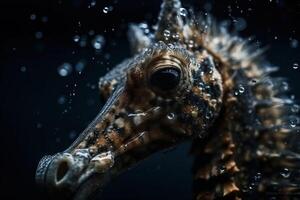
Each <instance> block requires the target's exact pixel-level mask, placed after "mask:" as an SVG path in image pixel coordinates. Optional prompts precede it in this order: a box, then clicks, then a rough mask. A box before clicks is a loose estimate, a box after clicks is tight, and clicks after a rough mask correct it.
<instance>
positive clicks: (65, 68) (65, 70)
mask: <svg viewBox="0 0 300 200" xmlns="http://www.w3.org/2000/svg"><path fill="white" fill-rule="evenodd" d="M72 70H73V68H72V65H71V64H70V63H63V64H62V65H60V66H59V67H58V68H57V72H58V74H59V75H60V76H68V75H70V74H71V72H72Z"/></svg>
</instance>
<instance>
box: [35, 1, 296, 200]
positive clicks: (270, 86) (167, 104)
mask: <svg viewBox="0 0 300 200" xmlns="http://www.w3.org/2000/svg"><path fill="white" fill-rule="evenodd" d="M180 8H181V3H180V2H179V1H178V0H165V1H164V2H163V4H162V7H161V12H160V16H159V21H158V24H157V26H156V28H155V30H154V31H153V32H149V31H147V33H145V31H144V30H143V28H144V27H145V24H143V25H134V24H132V25H131V27H130V31H129V39H130V42H131V47H132V51H133V53H134V56H133V57H132V58H128V59H126V60H125V61H123V62H122V63H120V64H119V65H117V66H116V67H115V68H114V69H113V70H112V71H110V72H109V73H108V74H107V75H105V76H104V77H102V78H100V81H99V89H100V93H101V95H102V97H103V98H104V99H106V100H107V103H106V105H105V106H104V108H103V109H102V110H101V112H100V113H99V115H98V116H97V117H96V119H95V120H94V121H93V122H92V123H91V124H90V125H89V126H88V128H87V129H86V130H85V131H84V132H83V133H82V134H81V136H80V137H79V138H78V139H77V140H76V141H75V142H74V143H73V144H72V145H71V147H69V148H68V149H67V150H66V151H65V152H63V153H59V154H57V155H55V156H53V157H51V158H52V161H51V159H50V157H47V159H44V160H42V161H41V163H40V165H39V166H40V167H39V168H38V170H37V175H36V177H37V180H38V183H39V184H41V185H44V186H46V188H48V189H49V190H52V191H55V192H56V194H57V195H58V196H60V195H62V194H64V195H65V194H67V195H66V196H67V197H72V198H74V199H87V198H88V197H90V195H91V193H93V192H94V191H95V190H97V188H99V187H101V186H102V185H103V184H104V182H105V181H104V180H106V179H107V176H109V177H111V176H116V175H117V174H119V173H121V172H122V171H124V170H126V169H127V168H128V167H131V166H132V165H134V164H136V163H137V162H139V161H141V160H142V159H145V158H146V157H147V156H149V155H151V154H152V153H154V152H157V151H160V150H162V149H165V148H169V147H171V146H174V145H177V144H179V143H181V142H183V141H186V140H193V148H192V150H191V153H192V154H193V155H195V164H194V167H193V171H194V198H195V199H249V198H253V197H254V198H255V197H256V198H259V199H270V198H275V199H298V198H299V196H300V190H299V187H300V186H299V182H300V176H299V166H300V165H299V164H300V155H299V154H298V153H299V140H298V139H299V136H297V135H299V133H298V130H299V128H298V126H297V123H298V122H299V119H298V118H297V116H296V115H297V114H298V113H297V112H298V110H299V107H298V106H296V105H294V103H293V100H291V99H289V98H288V96H287V95H286V92H287V89H288V88H287V87H288V86H287V84H286V82H285V81H284V80H283V79H281V78H271V77H270V76H269V74H270V73H271V72H272V71H274V70H276V68H272V67H270V65H269V64H268V62H266V61H265V59H264V58H263V56H262V55H261V54H262V51H261V50H260V49H256V48H255V46H252V45H251V44H248V43H247V42H246V41H245V40H243V39H241V38H239V37H237V36H234V35H232V34H230V33H228V31H227V30H226V29H225V28H224V27H221V26H218V24H217V23H215V22H214V21H213V20H212V19H211V18H210V17H201V16H195V15H193V14H192V12H190V13H189V16H183V15H180V14H179V10H180ZM166 66H172V67H175V68H177V69H179V70H180V72H181V80H180V83H179V85H178V86H177V87H176V88H175V89H174V90H171V91H167V92H166V91H161V90H159V89H158V88H153V87H152V86H151V85H150V84H149V81H148V80H149V77H150V76H151V74H153V72H155V71H156V70H157V69H160V68H164V67H166ZM44 162H45V163H44ZM62 163H64V164H65V165H67V167H64V168H65V169H62V168H63V167H61V166H62ZM61 174H62V175H61Z"/></svg>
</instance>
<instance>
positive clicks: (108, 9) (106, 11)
mask: <svg viewBox="0 0 300 200" xmlns="http://www.w3.org/2000/svg"><path fill="white" fill-rule="evenodd" d="M112 10H113V7H112V6H105V7H104V8H103V10H102V11H103V13H105V14H107V13H108V12H111V11H112Z"/></svg>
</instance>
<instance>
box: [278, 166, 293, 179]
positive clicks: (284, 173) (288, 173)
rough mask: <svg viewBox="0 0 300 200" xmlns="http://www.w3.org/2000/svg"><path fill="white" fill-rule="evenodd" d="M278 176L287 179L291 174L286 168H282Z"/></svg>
mask: <svg viewBox="0 0 300 200" xmlns="http://www.w3.org/2000/svg"><path fill="white" fill-rule="evenodd" d="M280 175H281V176H282V177H283V178H288V177H289V176H290V175H291V172H290V171H289V169H288V168H284V169H283V170H282V171H281V172H280Z"/></svg>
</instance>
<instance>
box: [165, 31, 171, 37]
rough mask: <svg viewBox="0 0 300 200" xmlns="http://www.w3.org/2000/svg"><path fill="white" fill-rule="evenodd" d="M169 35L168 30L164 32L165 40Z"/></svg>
mask: <svg viewBox="0 0 300 200" xmlns="http://www.w3.org/2000/svg"><path fill="white" fill-rule="evenodd" d="M170 35H171V32H170V31H169V30H168V29H166V30H164V36H165V37H166V39H167V38H169V37H170Z"/></svg>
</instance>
